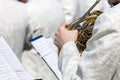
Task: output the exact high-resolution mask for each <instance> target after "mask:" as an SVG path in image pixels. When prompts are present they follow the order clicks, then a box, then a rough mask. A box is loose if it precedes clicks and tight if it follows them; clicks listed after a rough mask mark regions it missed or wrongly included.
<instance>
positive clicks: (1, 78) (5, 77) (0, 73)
mask: <svg viewBox="0 0 120 80" xmlns="http://www.w3.org/2000/svg"><path fill="white" fill-rule="evenodd" d="M0 80H19V79H18V77H17V75H16V74H15V73H14V72H13V71H12V69H11V68H10V66H9V65H8V64H7V62H6V61H5V59H4V58H3V57H2V56H1V55H0Z"/></svg>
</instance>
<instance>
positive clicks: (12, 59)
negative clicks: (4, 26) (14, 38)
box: [0, 37, 33, 80]
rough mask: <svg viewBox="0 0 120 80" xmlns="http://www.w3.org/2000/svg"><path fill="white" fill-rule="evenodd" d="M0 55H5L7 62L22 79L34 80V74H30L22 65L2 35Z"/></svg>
mask: <svg viewBox="0 0 120 80" xmlns="http://www.w3.org/2000/svg"><path fill="white" fill-rule="evenodd" d="M0 55H1V56H3V57H4V59H5V60H6V62H7V64H8V65H9V66H10V67H11V69H12V70H13V71H14V73H15V74H16V75H17V77H18V78H19V79H20V80H33V78H32V76H30V75H29V74H28V73H27V72H26V71H25V70H24V68H23V67H22V65H21V63H20V62H19V60H18V59H17V57H16V56H15V54H14V53H13V51H12V50H11V49H10V47H9V46H8V44H7V43H6V41H5V40H4V38H3V37H0Z"/></svg>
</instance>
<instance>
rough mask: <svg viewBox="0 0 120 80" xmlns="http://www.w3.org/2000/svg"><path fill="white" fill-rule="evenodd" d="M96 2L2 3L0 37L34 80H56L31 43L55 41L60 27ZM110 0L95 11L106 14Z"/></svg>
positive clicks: (11, 0)
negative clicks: (45, 39)
mask: <svg viewBox="0 0 120 80" xmlns="http://www.w3.org/2000/svg"><path fill="white" fill-rule="evenodd" d="M95 1H96V0H0V35H2V36H3V37H4V38H5V40H6V41H7V42H8V44H9V45H10V47H11V49H12V50H13V51H14V53H15V55H16V56H17V57H18V59H19V60H20V62H21V64H22V65H23V67H24V68H25V70H26V71H27V72H29V73H30V74H31V75H32V76H33V77H34V78H35V79H41V78H42V79H43V80H57V78H56V77H55V76H54V74H53V73H52V72H51V71H50V69H49V68H48V66H47V65H46V64H45V63H44V61H43V60H42V59H41V57H39V55H38V54H37V52H36V50H34V49H33V48H32V47H31V46H30V45H29V43H28V40H29V39H31V38H33V37H36V36H38V35H43V36H45V37H52V38H54V34H55V32H56V30H57V28H58V27H59V26H60V25H61V24H63V23H65V22H66V23H68V24H70V23H71V22H72V21H74V20H75V19H77V18H79V17H81V16H82V15H83V14H84V13H85V12H86V11H87V10H88V9H89V7H91V6H92V5H93V4H94V2H95ZM109 8H110V5H109V4H108V2H107V0H101V2H100V3H99V4H98V5H97V6H96V7H95V8H94V10H95V9H97V10H102V11H107V9H109Z"/></svg>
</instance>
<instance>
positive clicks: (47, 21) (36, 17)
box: [22, 0, 65, 80]
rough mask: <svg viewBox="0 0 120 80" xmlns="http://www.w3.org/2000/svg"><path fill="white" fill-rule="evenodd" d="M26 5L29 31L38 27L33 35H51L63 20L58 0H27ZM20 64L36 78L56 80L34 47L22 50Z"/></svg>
mask: <svg viewBox="0 0 120 80" xmlns="http://www.w3.org/2000/svg"><path fill="white" fill-rule="evenodd" d="M26 6H27V10H28V16H29V27H30V30H31V32H32V33H33V32H34V31H35V30H37V29H38V31H37V32H36V33H33V37H36V36H38V35H43V36H45V37H49V36H50V37H53V36H54V33H55V32H56V30H57V28H58V27H59V26H60V25H61V24H63V22H65V16H64V13H63V8H62V4H61V2H60V0H28V2H27V3H26ZM22 64H23V66H24V68H25V69H26V70H27V71H28V72H29V73H30V74H31V75H32V76H34V77H35V78H36V79H40V78H42V79H43V80H57V78H56V77H55V75H54V74H53V73H52V71H51V70H50V69H49V68H48V66H47V65H46V64H45V63H44V61H43V60H42V59H41V57H40V56H39V55H38V54H37V52H36V51H35V50H34V49H31V50H28V51H24V53H23V55H22Z"/></svg>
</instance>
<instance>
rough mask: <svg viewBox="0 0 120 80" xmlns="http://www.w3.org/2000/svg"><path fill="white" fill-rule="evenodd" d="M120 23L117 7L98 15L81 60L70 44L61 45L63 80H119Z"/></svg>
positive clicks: (119, 6) (74, 46)
mask: <svg viewBox="0 0 120 80" xmlns="http://www.w3.org/2000/svg"><path fill="white" fill-rule="evenodd" d="M119 21H120V4H118V5H116V6H114V7H113V8H111V9H109V10H107V11H106V12H105V13H103V14H102V15H100V16H99V18H98V19H97V20H96V23H95V26H94V29H93V36H92V37H91V38H90V39H89V40H88V42H87V48H86V49H85V51H84V52H83V53H82V56H81V57H80V55H79V52H78V50H77V48H76V45H75V43H74V42H73V41H70V42H67V43H66V44H64V45H63V47H62V49H61V52H60V58H59V67H60V70H61V71H62V75H63V80H120V54H119V53H120V22H119Z"/></svg>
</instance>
